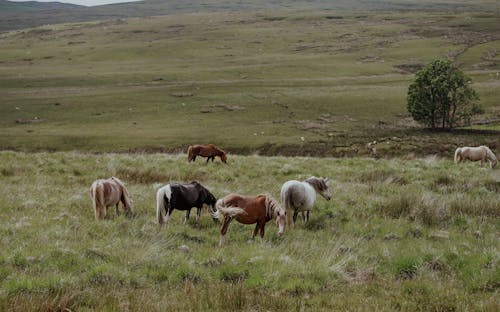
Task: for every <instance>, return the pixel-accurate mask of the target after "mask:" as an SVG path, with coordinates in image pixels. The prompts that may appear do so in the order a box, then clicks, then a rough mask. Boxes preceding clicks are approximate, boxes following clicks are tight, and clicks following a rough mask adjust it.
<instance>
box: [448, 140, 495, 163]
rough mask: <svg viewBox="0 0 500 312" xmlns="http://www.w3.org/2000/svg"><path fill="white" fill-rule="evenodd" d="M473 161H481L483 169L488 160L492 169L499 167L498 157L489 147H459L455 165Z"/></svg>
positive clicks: (456, 152)
mask: <svg viewBox="0 0 500 312" xmlns="http://www.w3.org/2000/svg"><path fill="white" fill-rule="evenodd" d="M466 159H468V160H471V161H478V160H480V161H481V167H482V166H483V164H484V163H485V162H486V160H488V161H489V162H490V166H491V168H495V166H496V165H497V162H498V161H497V157H496V156H495V154H493V152H492V151H491V150H490V149H489V147H488V146H485V145H481V146H478V147H459V148H457V149H456V150H455V157H454V161H455V164H458V163H460V162H462V161H464V160H466Z"/></svg>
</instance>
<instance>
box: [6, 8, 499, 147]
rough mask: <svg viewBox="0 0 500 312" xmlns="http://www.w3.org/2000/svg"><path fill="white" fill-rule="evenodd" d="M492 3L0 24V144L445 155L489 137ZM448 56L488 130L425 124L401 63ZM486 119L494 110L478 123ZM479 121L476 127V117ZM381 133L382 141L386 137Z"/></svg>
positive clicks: (414, 64)
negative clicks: (452, 10)
mask: <svg viewBox="0 0 500 312" xmlns="http://www.w3.org/2000/svg"><path fill="white" fill-rule="evenodd" d="M499 25H500V16H499V15H498V14H497V13H480V14H479V13H461V14H449V13H424V12H421V13H418V12H411V13H340V12H306V13H298V12H282V13H225V14H221V13H211V14H207V13H203V14H202V13H196V14H186V15H177V16H161V17H153V18H147V19H144V18H141V19H127V20H112V21H104V22H93V23H79V24H63V25H54V26H45V27H40V28H34V29H26V30H19V31H12V32H7V33H4V34H2V35H0V44H1V45H2V49H1V50H0V59H1V60H2V61H1V63H0V68H1V71H0V92H1V93H2V102H1V104H0V105H1V107H2V114H1V115H0V129H1V131H2V134H3V135H2V137H1V138H0V148H2V149H23V150H40V149H42V150H73V149H79V150H89V151H129V150H156V151H160V150H163V151H178V150H182V149H184V148H185V146H186V145H187V144H191V143H198V142H212V143H216V144H220V145H222V146H223V147H224V148H227V149H228V150H230V151H232V152H239V153H252V152H254V151H259V152H260V153H267V154H276V153H282V154H302V155H308V154H309V155H344V154H349V155H353V154H359V153H361V154H363V153H366V150H365V145H366V143H368V142H370V141H373V140H377V142H379V144H378V146H377V148H378V150H379V151H381V152H383V153H381V155H394V154H405V153H408V152H415V153H419V154H426V153H441V154H450V153H451V152H452V151H453V150H454V148H455V147H456V145H459V144H479V143H482V144H488V145H490V146H491V147H492V148H495V147H496V146H497V144H498V132H494V131H493V132H491V130H498V119H499V118H500V117H499V116H500V115H499V114H500V111H499V106H498V101H497V99H498V97H499V96H500V94H499V90H500V89H499V88H498V85H499V83H500V80H499V79H500V77H499V76H498V74H497V73H498V71H499V70H500V65H499V64H500V63H499V59H498V53H497V51H498V49H499V48H500V40H499V35H498V34H499V33H500V26H499ZM438 57H450V58H453V59H455V60H456V62H457V63H458V64H460V67H461V68H462V69H463V70H465V71H466V72H467V74H469V75H470V76H471V77H472V81H473V86H474V88H475V89H476V90H477V91H478V93H479V95H480V98H481V104H482V105H483V107H484V109H485V114H484V115H483V116H479V117H478V120H479V121H481V122H483V123H486V126H487V127H488V129H489V130H490V132H486V133H484V132H477V133H472V134H471V133H468V132H464V133H460V132H457V133H451V134H450V133H441V134H440V133H428V132H426V131H421V130H418V129H417V128H415V125H414V124H413V123H412V121H411V119H410V118H409V117H408V115H407V113H406V92H407V86H408V84H409V83H410V82H411V81H412V79H413V72H414V71H415V70H416V69H418V68H420V67H421V66H422V65H423V64H426V63H427V62H429V61H430V60H433V59H435V58H438ZM494 120H497V123H488V122H490V121H494ZM482 127H484V126H482ZM394 146H395V147H394Z"/></svg>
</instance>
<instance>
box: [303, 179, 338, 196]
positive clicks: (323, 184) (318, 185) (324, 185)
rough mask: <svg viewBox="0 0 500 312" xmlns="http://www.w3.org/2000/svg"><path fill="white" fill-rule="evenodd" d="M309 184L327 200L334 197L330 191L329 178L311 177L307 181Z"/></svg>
mask: <svg viewBox="0 0 500 312" xmlns="http://www.w3.org/2000/svg"><path fill="white" fill-rule="evenodd" d="M306 182H307V183H309V184H311V185H312V186H313V187H314V189H315V190H316V192H317V193H318V194H320V195H321V196H323V198H325V199H326V200H330V199H331V198H332V195H331V194H330V190H329V189H328V178H325V179H323V178H316V177H311V178H309V179H307V180H306Z"/></svg>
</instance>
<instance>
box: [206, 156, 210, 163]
mask: <svg viewBox="0 0 500 312" xmlns="http://www.w3.org/2000/svg"><path fill="white" fill-rule="evenodd" d="M209 160H210V156H209V157H207V162H206V163H207V164H208V161H209Z"/></svg>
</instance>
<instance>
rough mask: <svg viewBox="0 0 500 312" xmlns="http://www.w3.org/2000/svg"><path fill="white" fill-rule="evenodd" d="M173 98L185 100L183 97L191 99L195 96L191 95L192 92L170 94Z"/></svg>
mask: <svg viewBox="0 0 500 312" xmlns="http://www.w3.org/2000/svg"><path fill="white" fill-rule="evenodd" d="M170 95H171V96H174V97H180V98H183V97H191V96H193V95H194V94H193V93H191V92H175V93H170Z"/></svg>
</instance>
